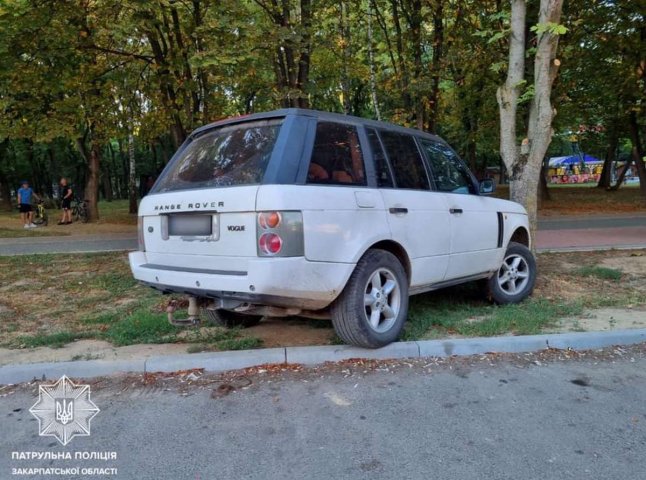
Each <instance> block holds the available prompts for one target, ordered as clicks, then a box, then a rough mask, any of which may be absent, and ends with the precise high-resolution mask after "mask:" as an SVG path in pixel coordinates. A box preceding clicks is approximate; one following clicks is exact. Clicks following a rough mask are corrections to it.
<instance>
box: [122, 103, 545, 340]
mask: <svg viewBox="0 0 646 480" xmlns="http://www.w3.org/2000/svg"><path fill="white" fill-rule="evenodd" d="M491 191H493V183H491V181H483V182H482V183H479V182H478V181H477V180H476V179H475V178H474V176H473V175H472V174H471V173H470V172H469V170H468V169H467V167H466V165H465V164H464V163H463V162H462V161H461V160H460V158H459V157H458V155H457V154H456V153H455V152H454V151H453V150H452V149H451V147H449V145H448V144H447V143H446V142H445V141H443V140H442V139H441V138H438V137H437V136H434V135H430V134H427V133H423V132H421V131H417V130H413V129H408V128H402V127H398V126H395V125H390V124H387V123H383V122H376V121H371V120H365V119H361V118H356V117H350V116H345V115H338V114H331V113H324V112H317V111H311V110H302V109H285V110H277V111H273V112H268V113H262V114H254V115H250V116H246V117H240V118H233V119H228V120H224V121H221V122H217V123H214V124H211V125H207V126H205V127H202V128H200V129H198V130H196V131H195V132H193V133H192V134H191V135H190V137H189V138H188V139H187V140H186V142H184V144H183V145H182V146H181V148H180V149H179V150H178V151H177V153H176V154H175V155H174V157H173V158H172V160H171V161H170V162H169V164H168V165H167V167H166V168H165V170H164V171H163V173H162V174H161V175H160V177H159V179H158V180H157V182H156V183H155V185H154V187H153V189H152V191H151V194H150V195H148V196H146V197H145V198H144V199H143V200H142V202H141V205H140V207H139V251H137V252H133V253H131V254H130V266H131V268H132V272H133V274H134V276H135V278H136V279H137V280H139V281H140V282H143V283H144V284H146V285H149V286H151V287H153V288H155V289H157V290H160V291H162V292H165V293H182V294H186V295H188V296H189V301H190V303H189V305H190V307H191V308H189V314H191V315H194V314H195V311H196V309H197V308H202V311H203V312H206V315H208V317H210V319H211V320H213V321H216V322H218V323H220V324H223V325H227V326H234V325H243V326H249V325H253V324H255V323H257V322H259V321H260V319H261V318H262V317H263V316H291V315H300V316H305V317H312V318H329V319H331V321H332V323H333V325H334V328H335V330H336V332H337V334H338V335H339V337H340V338H341V339H342V340H343V341H345V342H346V343H349V344H353V345H357V346H361V347H368V348H377V347H380V346H383V345H386V344H388V343H390V342H392V341H394V340H396V339H397V338H398V336H399V335H400V333H401V331H402V328H403V326H404V323H405V321H406V317H407V312H408V298H409V295H413V294H417V293H422V292H427V291H430V290H434V289H438V288H442V287H446V286H449V285H454V284H458V283H462V282H468V281H474V280H482V281H483V283H486V284H487V286H488V292H489V297H490V298H491V299H492V300H493V301H495V302H497V303H500V304H505V303H515V302H519V301H521V300H523V299H524V298H525V297H527V296H528V295H529V294H530V293H531V292H532V289H533V287H534V282H535V278H536V263H535V260H534V257H533V255H532V253H531V250H530V248H531V244H530V242H531V239H530V235H529V231H530V230H529V227H528V221H527V214H526V212H525V210H524V209H523V207H522V206H520V205H518V204H516V203H513V202H509V201H505V200H499V199H495V198H491V197H487V196H486V195H485V194H486V193H491ZM191 310H192V311H191Z"/></svg>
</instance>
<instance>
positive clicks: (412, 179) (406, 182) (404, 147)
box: [380, 131, 429, 190]
mask: <svg viewBox="0 0 646 480" xmlns="http://www.w3.org/2000/svg"><path fill="white" fill-rule="evenodd" d="M380 135H381V140H382V141H383V144H384V147H385V148H386V153H387V154H388V158H389V160H390V164H391V165H392V166H393V171H394V173H395V181H396V182H397V188H407V189H412V190H428V189H429V182H428V176H427V175H426V169H425V168H424V162H423V161H422V157H421V156H420V154H419V150H418V149H417V145H416V144H415V139H413V137H411V136H410V135H406V134H403V133H395V132H388V131H382V132H380Z"/></svg>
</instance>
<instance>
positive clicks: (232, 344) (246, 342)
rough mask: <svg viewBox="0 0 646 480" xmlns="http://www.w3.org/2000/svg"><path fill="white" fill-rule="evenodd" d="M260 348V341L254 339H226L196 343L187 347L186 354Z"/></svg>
mask: <svg viewBox="0 0 646 480" xmlns="http://www.w3.org/2000/svg"><path fill="white" fill-rule="evenodd" d="M260 346H262V340H260V339H259V338H255V337H246V338H227V339H225V340H221V341H219V342H215V343H211V344H207V343H198V344H193V345H191V346H189V347H188V348H187V349H186V351H187V352H188V353H200V352H212V351H214V350H250V349H253V348H258V347H260Z"/></svg>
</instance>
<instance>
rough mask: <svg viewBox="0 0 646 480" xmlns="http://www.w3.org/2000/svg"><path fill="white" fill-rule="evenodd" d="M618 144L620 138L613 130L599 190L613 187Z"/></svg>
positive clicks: (600, 176) (598, 184) (600, 177)
mask: <svg viewBox="0 0 646 480" xmlns="http://www.w3.org/2000/svg"><path fill="white" fill-rule="evenodd" d="M618 143H619V138H618V135H617V131H616V129H614V128H613V130H612V132H611V133H610V138H609V139H608V151H607V153H606V158H605V160H604V161H603V168H602V169H601V175H599V183H597V188H603V189H604V190H608V189H609V188H610V186H611V182H612V166H613V165H614V163H615V160H616V158H617V145H618Z"/></svg>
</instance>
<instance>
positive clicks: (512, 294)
mask: <svg viewBox="0 0 646 480" xmlns="http://www.w3.org/2000/svg"><path fill="white" fill-rule="evenodd" d="M535 283H536V259H535V258H534V254H533V253H532V252H531V250H530V249H529V248H527V247H526V246H525V245H522V244H520V243H515V242H510V243H509V245H508V246H507V251H506V252H505V257H504V259H503V262H502V265H501V266H500V268H499V269H498V271H497V272H496V273H495V274H493V275H492V276H491V277H490V278H489V280H488V290H489V292H488V293H489V298H490V299H491V300H493V301H494V302H496V303H497V304H499V305H507V304H510V303H518V302H521V301H523V300H524V299H525V298H527V297H528V296H529V295H531V293H532V291H533V290H534V284H535Z"/></svg>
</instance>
